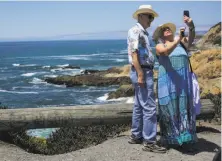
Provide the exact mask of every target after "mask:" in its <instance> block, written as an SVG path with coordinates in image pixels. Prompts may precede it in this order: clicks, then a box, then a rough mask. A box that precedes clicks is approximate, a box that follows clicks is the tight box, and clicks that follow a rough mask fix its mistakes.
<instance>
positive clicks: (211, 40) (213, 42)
mask: <svg viewBox="0 0 222 161" xmlns="http://www.w3.org/2000/svg"><path fill="white" fill-rule="evenodd" d="M215 46H221V22H219V23H217V24H216V25H214V26H212V27H211V28H210V29H209V31H208V32H207V33H206V34H205V35H204V36H203V37H202V38H201V39H200V40H199V41H198V42H197V43H196V47H198V48H205V49H206V48H209V47H215Z"/></svg>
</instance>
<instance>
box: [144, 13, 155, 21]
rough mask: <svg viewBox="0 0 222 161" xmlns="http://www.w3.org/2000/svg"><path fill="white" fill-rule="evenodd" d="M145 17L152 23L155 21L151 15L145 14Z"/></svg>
mask: <svg viewBox="0 0 222 161" xmlns="http://www.w3.org/2000/svg"><path fill="white" fill-rule="evenodd" d="M143 15H144V16H146V17H147V18H148V19H149V20H150V21H153V20H154V16H153V15H151V14H143Z"/></svg>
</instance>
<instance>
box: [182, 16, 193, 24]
mask: <svg viewBox="0 0 222 161" xmlns="http://www.w3.org/2000/svg"><path fill="white" fill-rule="evenodd" d="M183 21H184V23H185V24H186V25H187V26H188V27H193V20H192V18H190V17H187V16H186V15H184V16H183Z"/></svg>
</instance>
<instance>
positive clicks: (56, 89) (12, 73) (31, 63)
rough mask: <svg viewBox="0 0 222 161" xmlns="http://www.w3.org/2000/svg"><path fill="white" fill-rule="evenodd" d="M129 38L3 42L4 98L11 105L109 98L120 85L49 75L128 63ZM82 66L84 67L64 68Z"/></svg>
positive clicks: (0, 96) (0, 85)
mask: <svg viewBox="0 0 222 161" xmlns="http://www.w3.org/2000/svg"><path fill="white" fill-rule="evenodd" d="M126 48H127V44H126V41H125V40H102V41H99V40H98V41H96V40H95V41H93V40H92V41H45V42H44V41H39V42H4V43H3V42H2V43H0V102H1V103H2V104H3V105H6V106H8V107H9V108H38V107H47V106H66V105H85V104H98V103H103V102H105V99H103V96H105V95H106V94H107V93H109V92H111V91H114V90H115V89H116V88H117V87H116V86H111V87H93V86H91V87H87V86H82V87H70V88H66V87H65V86H62V85H61V86H60V85H53V84H48V83H46V82H45V81H44V79H45V78H46V77H56V76H59V75H71V76H74V75H76V74H80V72H81V71H83V70H85V69H97V70H105V69H108V68H110V67H113V66H123V65H125V64H127V63H128V60H127V59H128V58H127V50H126ZM67 66H79V67H80V69H70V68H64V67H67Z"/></svg>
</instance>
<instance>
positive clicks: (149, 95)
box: [130, 67, 157, 143]
mask: <svg viewBox="0 0 222 161" xmlns="http://www.w3.org/2000/svg"><path fill="white" fill-rule="evenodd" d="M143 73H144V79H145V87H140V86H139V84H138V82H137V80H138V77H137V72H136V70H135V68H133V67H132V68H131V71H130V79H131V81H132V83H133V86H134V88H135V99H134V100H135V102H134V107H133V115H132V128H131V132H132V135H133V136H134V137H135V138H136V139H139V138H142V137H143V139H144V141H145V142H148V143H154V142H155V141H156V133H157V116H156V102H155V96H154V82H153V71H152V70H150V69H143Z"/></svg>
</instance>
